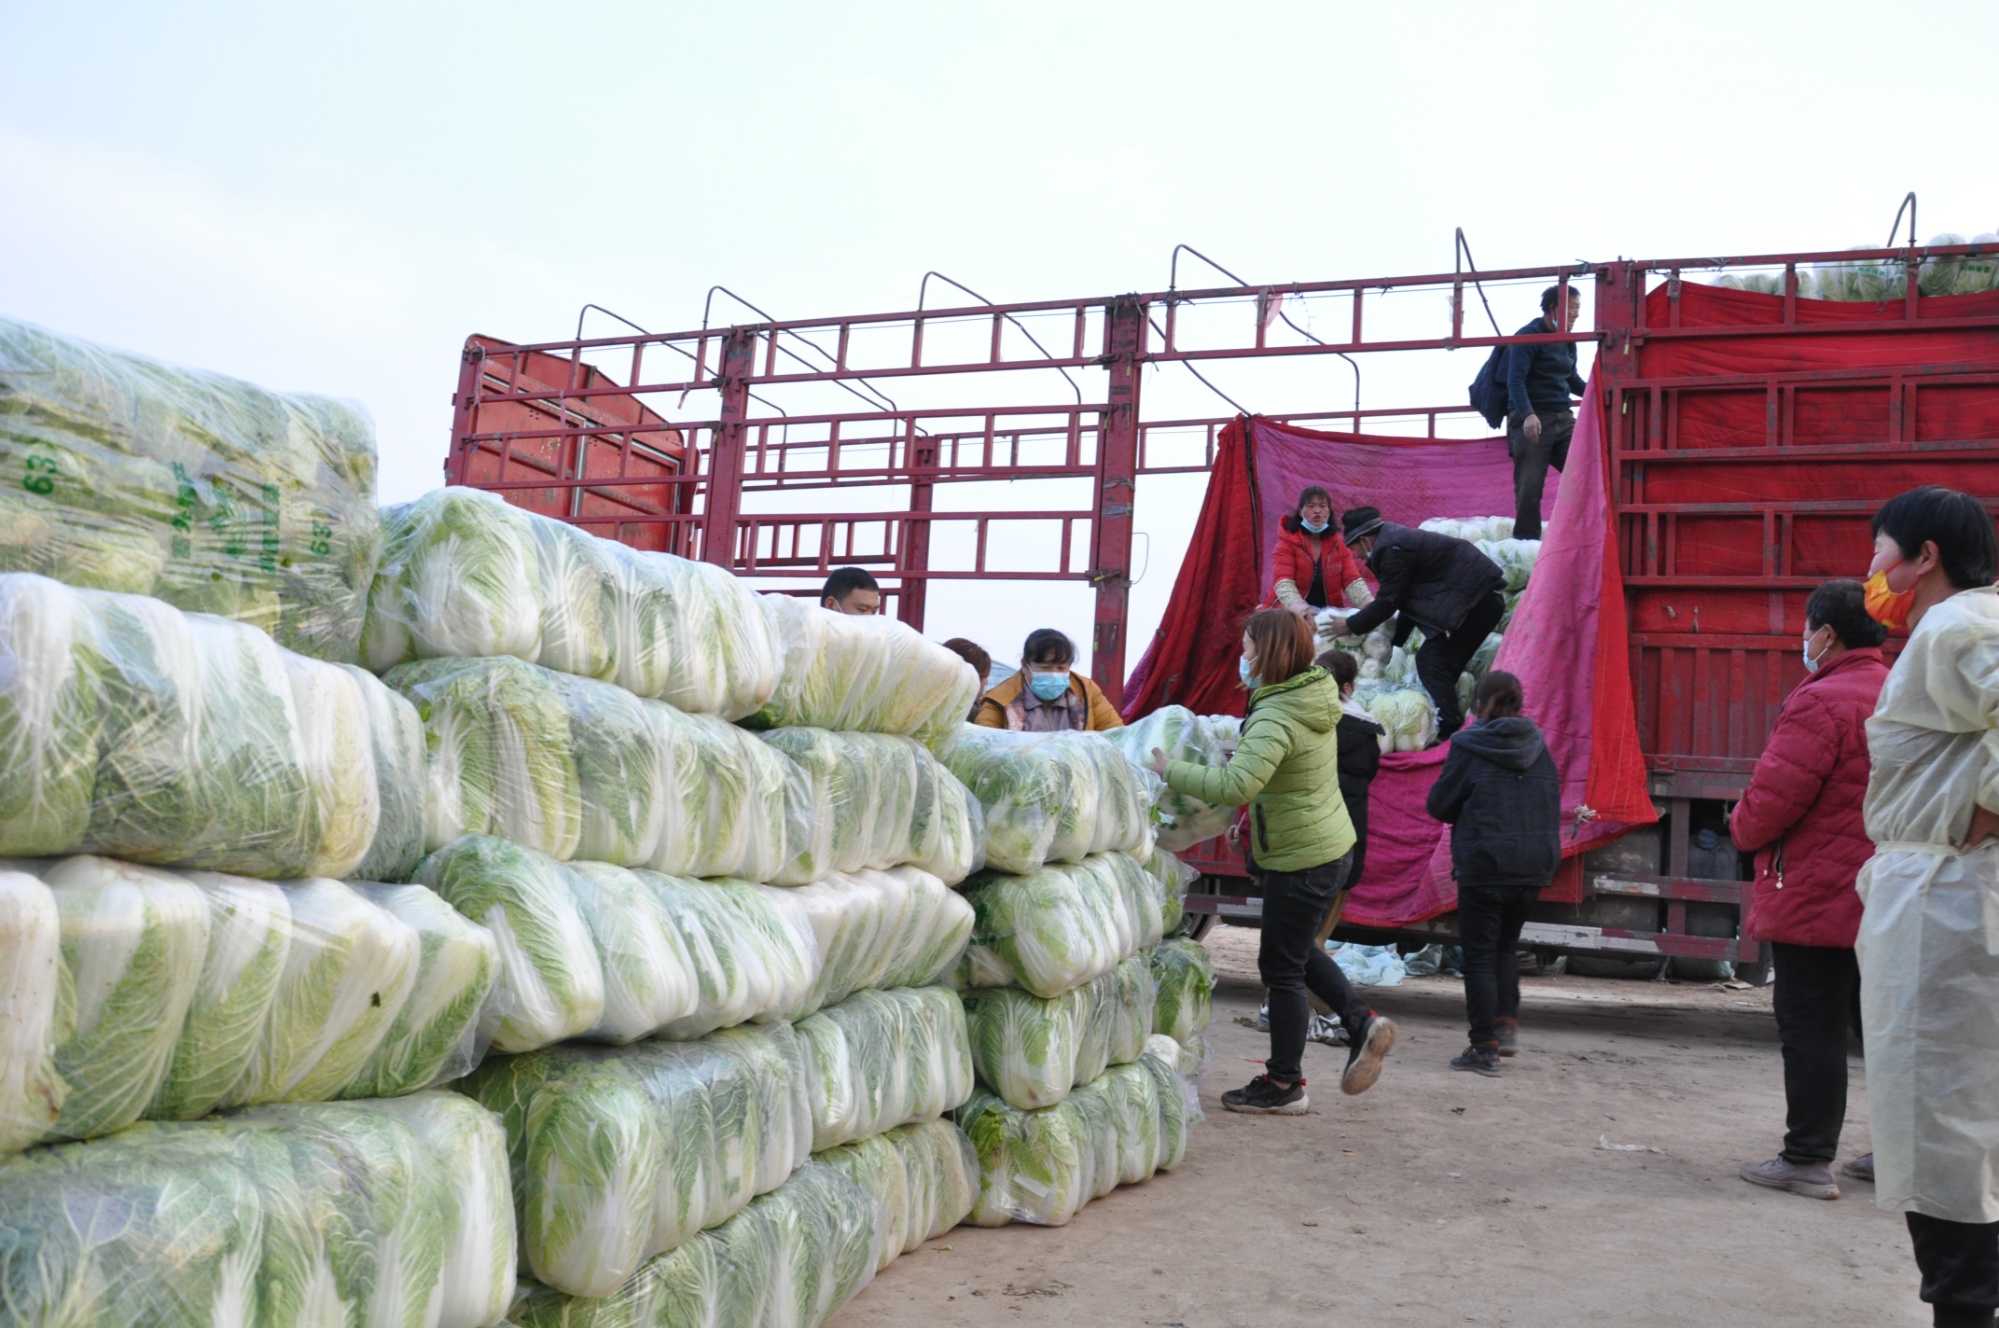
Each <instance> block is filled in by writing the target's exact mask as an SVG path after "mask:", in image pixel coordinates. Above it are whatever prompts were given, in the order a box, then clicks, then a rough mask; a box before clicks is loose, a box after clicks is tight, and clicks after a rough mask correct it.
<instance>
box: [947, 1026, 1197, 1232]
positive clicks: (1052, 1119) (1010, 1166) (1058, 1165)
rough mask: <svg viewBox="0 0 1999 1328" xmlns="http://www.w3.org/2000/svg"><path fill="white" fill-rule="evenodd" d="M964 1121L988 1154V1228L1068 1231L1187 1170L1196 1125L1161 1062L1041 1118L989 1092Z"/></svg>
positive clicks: (982, 1222)
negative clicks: (1090, 1206) (1120, 1198)
mask: <svg viewBox="0 0 1999 1328" xmlns="http://www.w3.org/2000/svg"><path fill="white" fill-rule="evenodd" d="M957 1119H958V1123H959V1124H960V1125H961V1126H963V1127H964V1130H965V1133H966V1134H968V1135H970V1136H971V1140H972V1145H973V1147H974V1148H976V1149H977V1150H978V1154H979V1201H978V1203H977V1205H976V1206H975V1207H974V1208H973V1209H972V1217H971V1221H972V1224H973V1225H974V1226H981V1227H1001V1226H1005V1225H1006V1224H1007V1223H1009V1222H1031V1223H1034V1224H1035V1225H1037V1226H1048V1227H1059V1226H1064V1225H1066V1224H1067V1223H1068V1222H1069V1220H1070V1219H1071V1218H1073V1217H1075V1215H1076V1214H1077V1212H1078V1211H1080V1210H1081V1209H1082V1207H1083V1205H1084V1204H1086V1203H1088V1202H1089V1201H1090V1200H1092V1199H1099V1198H1102V1197H1103V1196H1104V1195H1106V1194H1109V1193H1110V1192H1111V1191H1112V1190H1114V1189H1116V1188H1117V1187H1118V1186H1120V1185H1134V1184H1137V1183H1138V1182H1139V1181H1142V1180H1145V1179H1147V1178H1149V1177H1150V1176H1152V1175H1153V1174H1154V1173H1155V1172H1159V1171H1170V1170H1172V1169H1173V1168H1174V1167H1175V1166H1178V1165H1179V1163H1180V1159H1181V1158H1182V1157H1184V1156H1185V1154H1186V1151H1187V1135H1188V1131H1189V1129H1190V1128H1191V1124H1192V1123H1191V1122H1190V1120H1189V1119H1188V1114H1187V1102H1186V1097H1185V1093H1184V1089H1183V1085H1182V1083H1181V1080H1180V1077H1179V1075H1178V1074H1177V1073H1176V1071H1175V1070H1174V1068H1173V1067H1172V1066H1171V1065H1168V1064H1167V1063H1166V1062H1164V1061H1162V1060H1160V1059H1159V1058H1158V1057H1157V1056H1153V1055H1145V1056H1141V1057H1140V1058H1139V1059H1138V1061H1137V1063H1136V1064H1132V1065H1120V1066H1117V1067H1116V1068H1114V1069H1111V1070H1108V1071H1106V1072H1105V1073H1104V1074H1103V1075H1101V1076H1099V1077H1098V1078H1096V1079H1093V1080H1091V1081H1090V1082H1089V1083H1087V1084H1084V1085H1083V1086H1082V1087H1081V1088H1078V1089H1077V1090H1076V1091H1075V1092H1073V1093H1071V1094H1070V1095H1069V1096H1068V1098H1067V1100H1065V1101H1063V1102H1062V1103H1061V1104H1060V1105H1058V1106H1053V1107H1044V1108H1042V1109H1041V1110H1039V1111H1021V1110H1019V1109H1018V1108H1015V1107H1010V1106H1008V1105H1007V1104H1006V1103H1005V1102H1003V1101H1001V1100H1000V1099H999V1098H997V1097H994V1096H993V1095H992V1094H990V1093H987V1092H985V1091H984V1090H980V1091H979V1092H976V1093H974V1094H973V1095H972V1100H971V1101H970V1102H968V1103H966V1104H965V1106H964V1107H963V1108H962V1109H961V1110H960V1111H959V1112H958V1116H957Z"/></svg>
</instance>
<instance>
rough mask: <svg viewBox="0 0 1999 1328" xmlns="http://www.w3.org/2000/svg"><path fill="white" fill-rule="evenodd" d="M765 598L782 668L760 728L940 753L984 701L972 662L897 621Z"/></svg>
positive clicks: (758, 718) (756, 723) (757, 723)
mask: <svg viewBox="0 0 1999 1328" xmlns="http://www.w3.org/2000/svg"><path fill="white" fill-rule="evenodd" d="M760 599H761V600H762V603H763V609H764V613H765V615H766V617H767V618H768V620H769V622H770V626H771V630H772V632H773V633H774V634H775V637H776V640H777V643H778V650H779V661H780V662H779V667H778V679H777V690H776V691H775V692H773V693H772V694H771V698H770V701H769V703H768V704H766V705H765V706H764V707H763V708H762V709H760V710H758V711H757V712H756V714H755V715H754V716H753V717H752V718H751V719H750V721H749V722H750V723H751V725H752V726H753V727H756V728H807V727H809V728H821V729H839V730H843V731H848V732H857V733H899V734H904V735H906V736H908V737H912V738H915V739H916V740H917V741H918V742H920V743H922V744H923V745H924V746H926V747H928V748H930V749H931V750H933V751H940V750H942V749H943V748H944V747H945V746H947V745H948V744H950V743H951V742H952V741H954V740H955V739H956V738H957V736H958V731H959V730H960V729H961V728H962V727H964V720H965V716H966V715H967V714H969V713H970V712H971V709H972V702H973V700H974V699H975V698H976V697H977V696H978V694H979V680H978V675H977V674H975V673H973V672H972V666H971V665H969V664H967V663H966V662H965V661H964V660H962V659H960V658H958V656H956V655H954V654H952V653H951V652H950V651H948V650H946V649H944V647H942V646H940V645H936V644H934V643H932V642H930V641H926V640H924V639H923V637H922V636H921V635H920V634H918V633H917V632H916V631H915V630H914V629H912V628H910V627H907V626H905V625H903V624H902V623H899V622H897V621H895V620H894V619H892V618H883V617H878V616H866V617H863V616H850V615H848V614H844V613H833V612H831V611H829V610H827V609H822V608H818V607H816V606H815V605H812V604H810V603H808V602H806V601H805V600H802V599H799V598H796V597H794V596H791V595H763V596H760Z"/></svg>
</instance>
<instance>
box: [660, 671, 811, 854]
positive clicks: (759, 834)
mask: <svg viewBox="0 0 1999 1328" xmlns="http://www.w3.org/2000/svg"><path fill="white" fill-rule="evenodd" d="M645 704H646V705H647V707H648V708H649V709H651V710H652V711H653V712H654V714H655V715H656V717H657V718H658V719H659V721H660V723H659V730H660V732H661V733H662V734H663V735H664V738H663V740H662V741H663V742H664V747H663V748H662V751H663V756H662V760H661V769H662V771H663V772H664V773H663V775H662V778H661V782H662V784H663V786H664V788H665V790H666V799H665V801H666V821H665V824H664V826H663V828H662V829H661V832H660V838H659V850H658V852H656V853H654V854H653V856H652V859H651V861H650V862H648V863H646V864H644V865H646V866H649V867H651V868H652V869H653V870H654V871H659V872H665V873H666V874H667V875H669V876H702V877H707V876H733V877H736V878H738V879H740V880H745V881H772V880H776V879H777V878H778V876H779V874H780V873H781V872H782V871H783V870H784V867H785V864H787V863H789V862H790V861H791V860H792V859H793V858H794V857H796V856H797V854H798V846H799V845H801V844H803V843H805V842H806V841H807V838H808V836H809V835H810V833H811V818H812V788H811V781H810V780H809V779H808V778H807V776H806V773H805V770H804V767H802V766H800V765H799V764H798V763H797V762H795V761H792V760H791V759H790V758H788V757H786V756H785V755H784V753H782V752H780V751H778V750H777V749H776V748H774V747H772V746H770V745H769V744H768V743H764V742H759V741H758V740H757V739H756V737H755V736H754V735H752V734H750V733H747V732H745V731H744V730H742V729H740V728H737V727H736V726H735V725H734V724H728V723H724V722H723V721H722V720H719V719H716V718H714V717H713V716H710V715H683V714H681V713H680V712H679V711H677V710H674V709H672V708H671V707H669V706H665V705H660V704H658V703H657V702H646V703H645Z"/></svg>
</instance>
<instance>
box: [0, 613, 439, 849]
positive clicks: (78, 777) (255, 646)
mask: <svg viewBox="0 0 1999 1328" xmlns="http://www.w3.org/2000/svg"><path fill="white" fill-rule="evenodd" d="M421 754H422V753H421V747H420V734H419V731H418V728H417V720H416V717H415V714H414V712H413V711H412V710H411V708H410V706H409V704H408V703H407V702H405V701H403V700H402V699H401V698H400V697H397V696H395V695H393V694H391V693H389V692H388V691H387V690H386V689H385V688H383V686H382V685H381V683H379V682H378V681H376V679H375V678H374V677H373V676H372V675H370V674H368V673H366V672H363V671H362V670H360V669H356V668H350V667H344V666H341V665H337V664H327V663H322V662H320V661H318V660H313V659H308V658H306V657H304V656H302V655H296V654H292V653H290V652H288V651H285V650H281V649H279V648H278V647H277V646H276V645H275V644H273V643H272V641H271V639H270V637H268V636H266V635H264V634H263V633H262V632H259V631H257V630H256V629H254V628H252V627H247V626H244V625H242V624H240V623H233V622H228V621H225V620H223V619H221V618H216V617H211V616H209V615H206V614H187V613H182V612H181V611H180V610H178V609H176V608H173V607H172V606H170V605H168V604H166V603H163V602H162V601H160V600H157V599H150V598H147V597H144V596H139V595H119V594H109V593H106V592H103V591H93V590H77V589H74V588H72V587H70V586H67V585H64V584H62V583H60V582H57V581H51V580H48V579H47V578H44V577H40V576H31V575H26V574H18V573H15V574H4V575H0V855H9V856H22V857H28V856H53V855H56V854H61V853H75V852H95V853H105V854H110V855H113V856H116V857H120V858H125V859H127V860H130V861H135V862H147V863H168V864H175V865H180V866H187V867H197V868H208V869H212V870H215V871H227V872H232V873H235V874H237V875H243V876H257V877H265V878H273V879H275V878H284V877H293V876H342V877H344V876H349V875H352V874H354V873H355V872H357V871H358V870H359V869H360V868H361V867H362V866H363V865H366V866H367V867H368V868H370V869H371V870H372V871H373V872H374V873H375V874H376V875H378V876H383V877H391V878H395V879H401V878H402V877H403V876H404V875H406V874H407V872H408V871H409V870H410V868H411V867H412V866H414V865H415V861H416V858H417V856H418V855H419V853H420V850H421V847H422V845H421V830H420V826H421V812H420V807H421V792H420V790H421V787H422V769H421V766H420V764H414V763H417V762H420V761H421Z"/></svg>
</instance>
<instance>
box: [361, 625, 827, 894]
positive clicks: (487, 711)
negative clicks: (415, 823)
mask: <svg viewBox="0 0 1999 1328" xmlns="http://www.w3.org/2000/svg"><path fill="white" fill-rule="evenodd" d="M386 681H387V682H388V683H389V685H390V686H392V687H394V688H395V689H396V690H397V691H399V692H401V693H402V694H403V695H404V696H406V697H407V698H409V700H410V701H411V702H413V703H414V704H415V706H416V709H417V713H418V714H419V716H421V718H422V720H423V724H424V732H425V738H426V742H427V745H428V752H429V784H430V799H429V819H428V829H427V832H426V843H427V844H428V846H429V847H430V848H432V849H438V848H442V847H443V846H444V845H446V844H449V843H451V842H452V841H453V840H455V839H457V838H459V837H460V836H461V835H467V834H473V835H488V834H490V835H504V836H505V837H506V838H508V839H511V840H513V841H514V842H516V843H519V844H523V845H526V846H527V847H529V848H532V849H535V850H537V851H538V852H542V853H546V854H548V855H549V856H550V857H553V858H557V859H562V860H568V859H570V858H583V859H587V860H590V861H595V862H610V863H614V864H616V865H618V866H621V867H650V868H652V869H653V870H655V871H661V872H666V873H668V874H670V875H675V876H734V877H739V878H741V879H743V880H752V881H767V880H771V879H773V878H775V877H776V876H777V874H778V873H779V871H780V870H781V869H782V868H783V867H784V865H785V864H786V863H788V862H790V861H791V860H792V859H793V858H794V857H795V856H796V855H797V852H798V845H800V844H801V843H803V842H805V840H806V838H807V835H808V831H809V827H810V818H811V787H810V783H809V781H808V780H807V778H806V775H805V772H804V770H803V769H802V768H801V767H800V766H798V765H797V764H796V763H794V762H792V761H790V760H788V759H787V758H786V757H785V756H784V755H783V753H781V752H779V751H777V750H776V749H775V748H773V747H771V746H770V745H768V744H766V743H763V742H759V741H758V740H757V739H756V738H755V737H754V736H752V735H751V734H749V733H746V732H744V731H743V730H742V729H739V728H737V727H736V726H734V725H733V724H728V723H725V722H724V721H722V720H719V719H716V718H714V717H713V716H710V715H690V714H685V713H683V712H681V711H678V710H675V709H674V708H673V707H671V706H668V705H665V704H663V703H661V702H658V701H643V700H640V699H639V698H637V697H635V696H633V695H631V694H630V693H629V692H626V691H624V690H623V689H622V688H619V687H616V686H613V685H612V684H610V683H603V682H593V681H591V680H589V679H586V678H575V677H571V676H569V675H567V674H561V673H556V672H554V671H553V670H550V669H544V668H540V667H537V666H536V665H533V664H525V663H522V662H521V661H520V660H518V659H510V658H496V659H426V660H420V661H418V662H416V663H413V664H404V665H400V666H399V667H397V668H395V669H392V670H390V672H389V674H388V675H387V679H386Z"/></svg>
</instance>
